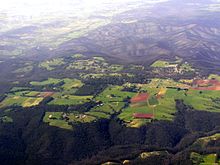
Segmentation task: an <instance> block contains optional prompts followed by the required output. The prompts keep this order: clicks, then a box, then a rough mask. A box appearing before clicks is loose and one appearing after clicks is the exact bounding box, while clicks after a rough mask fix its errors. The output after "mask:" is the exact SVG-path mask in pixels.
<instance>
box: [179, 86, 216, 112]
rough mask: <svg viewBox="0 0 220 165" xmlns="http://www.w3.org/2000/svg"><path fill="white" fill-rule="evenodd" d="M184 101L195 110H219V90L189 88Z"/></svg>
mask: <svg viewBox="0 0 220 165" xmlns="http://www.w3.org/2000/svg"><path fill="white" fill-rule="evenodd" d="M183 98H184V99H183V100H184V103H185V104H187V105H191V106H192V107H193V108H194V109H196V110H205V111H209V112H220V111H219V109H220V91H201V92H200V91H198V90H189V91H188V92H187V97H183Z"/></svg>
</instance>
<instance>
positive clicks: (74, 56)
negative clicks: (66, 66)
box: [71, 54, 85, 58]
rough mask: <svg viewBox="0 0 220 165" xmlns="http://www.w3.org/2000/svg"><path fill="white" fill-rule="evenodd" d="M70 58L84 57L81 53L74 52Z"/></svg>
mask: <svg viewBox="0 0 220 165" xmlns="http://www.w3.org/2000/svg"><path fill="white" fill-rule="evenodd" d="M71 57H72V58H83V57H85V56H84V55H83V54H74V55H72V56H71Z"/></svg>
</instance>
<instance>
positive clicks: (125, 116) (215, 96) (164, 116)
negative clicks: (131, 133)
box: [119, 79, 220, 122]
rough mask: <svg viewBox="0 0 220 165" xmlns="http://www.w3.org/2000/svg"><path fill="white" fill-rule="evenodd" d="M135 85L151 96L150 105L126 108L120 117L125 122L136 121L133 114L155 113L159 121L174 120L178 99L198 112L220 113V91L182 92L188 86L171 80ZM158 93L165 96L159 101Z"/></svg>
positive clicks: (154, 80)
mask: <svg viewBox="0 0 220 165" xmlns="http://www.w3.org/2000/svg"><path fill="white" fill-rule="evenodd" d="M133 85H136V86H139V87H140V89H139V90H144V91H147V93H149V94H150V98H149V99H148V104H145V105H144V106H143V105H142V106H133V105H130V106H129V107H127V108H125V109H124V110H123V111H122V113H121V114H120V115H119V118H120V119H122V120H124V121H125V122H132V121H134V120H135V119H134V118H133V117H132V115H133V113H150V114H153V112H154V114H155V119H157V120H172V119H173V118H174V114H175V112H176V103H175V100H176V99H180V100H183V101H184V103H185V104H186V105H190V106H192V107H193V108H194V109H196V110H204V111H209V112H219V109H220V91H198V90H192V89H188V90H181V89H179V88H181V87H182V88H184V89H185V87H186V85H184V84H182V83H178V82H175V81H173V80H171V79H167V80H163V79H152V81H151V82H150V83H149V84H133ZM166 87H170V88H166ZM175 87H176V88H175ZM158 93H164V94H163V96H162V97H161V98H159V99H157V98H156V97H155V96H156V94H158ZM153 105H154V106H153ZM142 120H143V119H142Z"/></svg>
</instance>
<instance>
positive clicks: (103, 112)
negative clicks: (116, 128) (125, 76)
mask: <svg viewBox="0 0 220 165" xmlns="http://www.w3.org/2000/svg"><path fill="white" fill-rule="evenodd" d="M124 105H125V103H124V102H108V103H103V105H100V106H96V107H94V108H92V109H91V110H90V111H89V112H88V113H86V114H89V115H91V116H94V117H96V118H106V119H109V118H110V116H111V115H112V114H114V113H116V112H119V111H120V110H121V109H122V108H123V107H124Z"/></svg>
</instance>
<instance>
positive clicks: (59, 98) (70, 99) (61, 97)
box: [49, 92, 92, 105]
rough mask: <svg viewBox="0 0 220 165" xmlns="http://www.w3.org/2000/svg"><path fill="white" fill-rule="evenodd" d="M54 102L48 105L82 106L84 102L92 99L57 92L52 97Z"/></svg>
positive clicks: (90, 97)
mask: <svg viewBox="0 0 220 165" xmlns="http://www.w3.org/2000/svg"><path fill="white" fill-rule="evenodd" d="M52 97H53V98H54V100H52V101H51V102H49V104H53V105H76V104H83V103H85V102H89V101H90V99H92V96H75V95H68V94H63V93H62V92H57V93H55V94H54V95H53V96H52Z"/></svg>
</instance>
